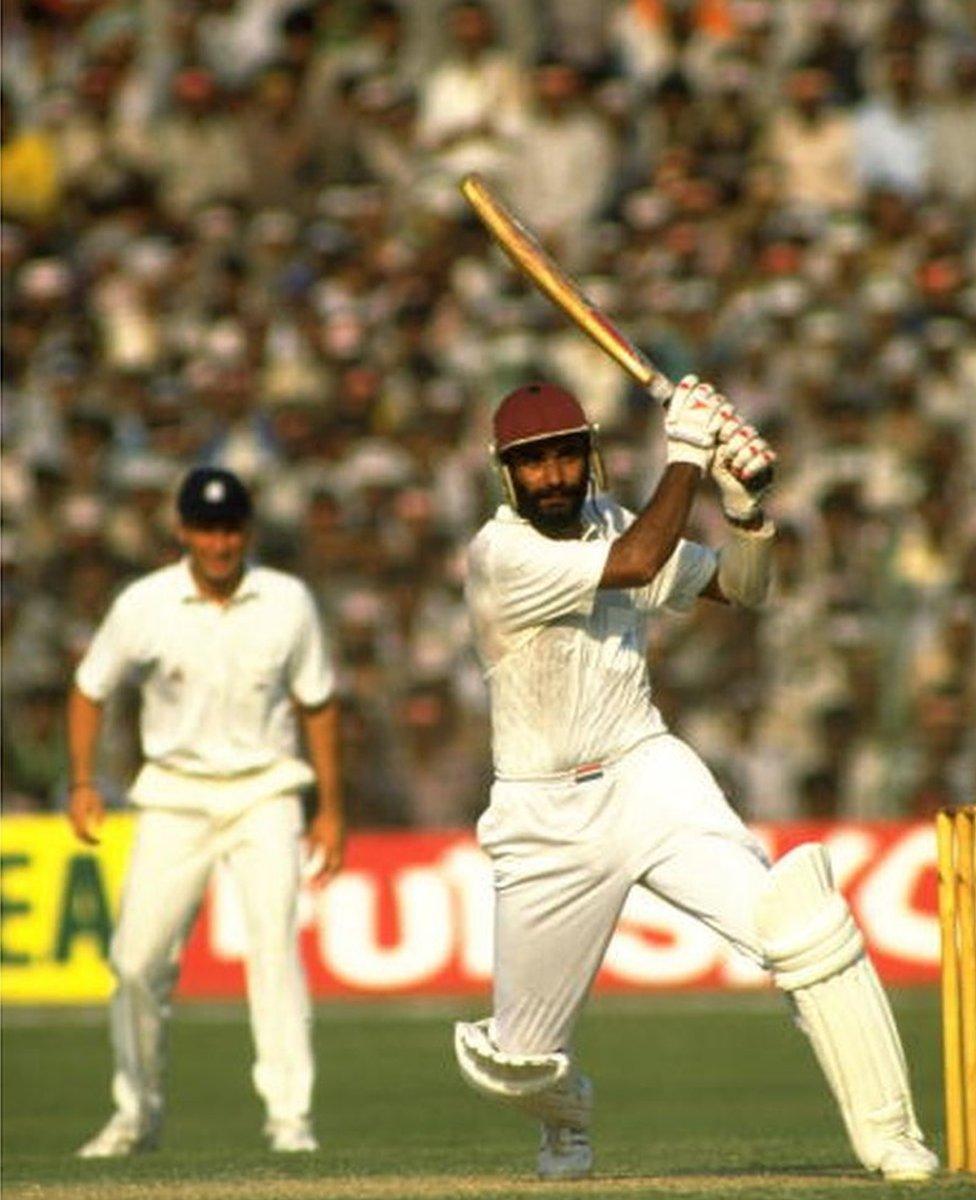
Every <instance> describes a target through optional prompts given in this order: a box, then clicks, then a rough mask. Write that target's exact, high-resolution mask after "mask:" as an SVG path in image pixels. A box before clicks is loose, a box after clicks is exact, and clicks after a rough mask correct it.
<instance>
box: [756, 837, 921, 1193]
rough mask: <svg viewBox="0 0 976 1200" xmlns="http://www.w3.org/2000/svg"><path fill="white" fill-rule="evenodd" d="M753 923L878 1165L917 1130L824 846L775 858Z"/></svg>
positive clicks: (864, 1157)
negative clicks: (778, 859)
mask: <svg viewBox="0 0 976 1200" xmlns="http://www.w3.org/2000/svg"><path fill="white" fill-rule="evenodd" d="M756 928H757V932H758V935H759V940H760V943H761V945H762V947H763V952H764V953H765V955H766V959H767V962H768V965H769V967H770V969H771V970H772V972H773V977H774V978H775V980H776V982H777V983H778V984H779V986H780V987H782V988H783V989H784V990H786V991H788V992H790V993H791V995H792V998H793V1002H794V1004H795V1006H796V1010H797V1014H798V1018H799V1020H798V1023H799V1025H800V1028H801V1029H802V1030H803V1031H804V1033H805V1034H806V1035H807V1037H808V1038H809V1039H810V1042H811V1045H812V1046H813V1050H814V1053H815V1055H816V1057H817V1061H818V1062H819V1063H820V1066H821V1069H822V1070H823V1073H824V1075H825V1076H826V1078H827V1082H828V1083H829V1085H830V1088H831V1091H832V1092H833V1093H834V1097H835V1098H836V1100H837V1103H838V1105H839V1106H840V1110H841V1113H842V1115H843V1118H844V1123H845V1125H846V1126H847V1132H848V1135H849V1137H850V1139H851V1143H852V1145H853V1147H854V1151H855V1153H856V1154H857V1156H858V1158H859V1159H860V1160H861V1162H862V1163H863V1164H864V1165H865V1166H866V1167H867V1168H868V1169H869V1170H877V1169H881V1168H882V1167H883V1165H884V1163H885V1162H886V1160H887V1158H888V1157H889V1156H890V1153H891V1150H892V1146H893V1144H895V1143H897V1142H898V1141H899V1140H900V1139H904V1138H909V1139H911V1140H912V1141H916V1140H918V1139H920V1138H921V1131H920V1130H919V1128H918V1124H917V1122H916V1120H915V1113H914V1111H913V1108H912V1098H911V1091H910V1088H909V1083H908V1072H907V1068H906V1064H905V1056H904V1053H903V1051H902V1047H901V1041H900V1039H899V1036H898V1030H897V1028H896V1027H895V1022H894V1018H893V1017H892V1014H891V1008H890V1006H889V1004H888V999H887V997H886V996H885V993H884V991H883V990H882V988H881V984H880V983H879V981H878V976H877V973H876V972H875V969H874V966H873V965H872V964H871V962H870V960H869V959H868V958H867V956H866V955H865V953H864V944H863V939H862V938H861V935H860V932H859V930H858V929H857V926H856V925H855V923H854V919H853V917H852V916H851V913H850V910H849V908H848V906H847V903H846V901H845V900H844V898H843V897H842V896H841V895H840V893H839V892H838V891H837V890H836V888H835V886H834V881H833V876H832V874H831V870H830V861H829V859H828V857H827V852H826V851H825V850H824V848H823V847H822V846H818V845H804V846H798V847H797V848H796V849H795V850H792V851H790V853H789V854H787V855H785V856H784V857H783V858H782V859H781V860H780V861H779V862H778V863H776V864H775V866H774V867H773V868H772V870H771V871H770V873H769V883H768V885H767V889H766V891H765V893H764V894H763V895H762V896H761V897H760V900H759V903H758V906H757V911H756Z"/></svg>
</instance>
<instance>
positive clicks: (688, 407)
mask: <svg viewBox="0 0 976 1200" xmlns="http://www.w3.org/2000/svg"><path fill="white" fill-rule="evenodd" d="M727 404H728V402H727V401H726V400H725V398H724V397H723V396H720V395H718V393H717V392H716V391H715V389H714V388H713V387H712V385H711V384H710V383H702V382H701V381H700V380H699V378H698V376H697V375H686V376H685V377H684V379H682V380H681V382H680V383H679V384H678V386H677V387H676V388H675V389H674V395H673V396H672V397H671V399H670V400H669V401H668V407H667V409H666V410H665V414H664V432H665V434H666V436H667V439H668V462H669V463H675V462H686V463H693V464H694V465H695V466H696V467H700V468H701V470H702V471H707V470H708V464H709V462H710V461H711V458H712V454H713V453H714V451H715V445H716V442H717V439H718V431H719V429H720V428H722V426H723V424H724V423H725V421H726V420H727V419H728V417H727V416H723V415H722V412H721V411H720V410H721V409H722V408H723V406H725V405H727Z"/></svg>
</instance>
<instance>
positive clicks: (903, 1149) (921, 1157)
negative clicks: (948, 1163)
mask: <svg viewBox="0 0 976 1200" xmlns="http://www.w3.org/2000/svg"><path fill="white" fill-rule="evenodd" d="M938 1169H939V1160H938V1157H937V1156H936V1155H935V1154H933V1153H932V1151H931V1150H930V1149H929V1148H928V1146H926V1145H924V1144H923V1143H922V1142H921V1141H920V1140H919V1139H918V1138H914V1137H911V1136H910V1135H909V1134H907V1133H905V1134H902V1135H901V1136H900V1137H896V1138H892V1140H891V1141H890V1142H889V1143H888V1145H887V1147H886V1148H885V1152H884V1154H883V1155H882V1156H881V1161H880V1162H879V1163H878V1170H879V1171H880V1172H881V1174H882V1175H883V1176H884V1178H885V1179H887V1180H890V1181H891V1182H892V1183H912V1182H920V1181H922V1180H925V1179H931V1178H932V1176H933V1175H934V1174H935V1173H936V1172H937V1171H938Z"/></svg>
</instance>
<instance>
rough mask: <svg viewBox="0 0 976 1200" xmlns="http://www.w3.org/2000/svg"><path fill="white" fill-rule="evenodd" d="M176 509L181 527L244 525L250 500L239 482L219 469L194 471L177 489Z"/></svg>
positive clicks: (249, 515)
mask: <svg viewBox="0 0 976 1200" xmlns="http://www.w3.org/2000/svg"><path fill="white" fill-rule="evenodd" d="M176 508H177V511H178V512H179V514H180V520H181V521H182V522H183V524H184V525H204V526H205V525H243V524H244V523H245V522H246V521H248V520H250V517H251V510H252V505H251V496H250V493H249V492H248V490H247V488H246V487H245V486H244V484H243V483H241V481H240V479H238V477H237V476H236V475H234V474H233V472H231V471H225V470H223V469H222V468H221V467H195V468H194V469H193V470H192V471H191V472H190V473H189V475H187V477H186V478H185V479H184V480H183V482H182V484H181V485H180V491H179V495H178V496H177V497H176Z"/></svg>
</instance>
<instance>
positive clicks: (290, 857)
mask: <svg viewBox="0 0 976 1200" xmlns="http://www.w3.org/2000/svg"><path fill="white" fill-rule="evenodd" d="M302 829H303V826H302V812H301V805H300V802H299V800H298V798H297V797H296V796H293V795H292V796H276V797H274V798H272V799H268V800H263V801H261V802H259V803H257V804H255V805H254V806H253V807H251V808H249V809H247V810H246V811H245V812H244V813H242V814H241V815H240V816H238V817H236V818H234V819H232V820H230V821H228V820H227V819H226V818H222V819H218V818H215V817H212V816H208V815H206V814H205V813H202V812H189V811H182V810H174V809H163V808H145V809H143V810H141V811H140V813H139V816H138V823H137V826H136V834H135V841H134V845H133V849H132V855H131V858H130V860H129V868H128V874H127V876H126V882H125V887H124V890H123V894H122V905H121V912H120V915H119V922H118V925H117V926H116V929H115V934H114V936H113V938H112V947H111V954H110V958H111V964H112V969H113V970H114V972H115V975H116V980H117V983H116V989H115V993H114V995H113V997H112V1002H111V1008H110V1027H111V1034H112V1049H113V1054H114V1059H115V1073H114V1076H113V1081H112V1095H113V1099H114V1101H115V1106H116V1109H117V1110H118V1111H119V1112H120V1113H122V1114H124V1115H126V1116H128V1117H131V1118H133V1120H136V1121H146V1120H158V1119H159V1117H160V1116H161V1114H162V1111H163V1107H164V1094H163V1084H164V1081H163V1074H164V1068H165V1041H166V1020H167V1018H168V1016H169V1011H170V1005H169V999H170V994H171V992H172V989H173V986H174V984H175V983H176V979H177V976H178V974H179V956H180V951H181V949H182V947H183V943H184V941H185V939H186V937H187V935H188V933H189V931H190V928H191V926H192V924H193V919H194V917H195V916H196V912H197V909H198V907H199V905H200V901H201V899H202V897H203V894H204V890H205V888H206V885H207V881H208V879H209V877H210V874H211V872H212V870H213V868H214V866H215V865H216V864H217V863H218V862H223V863H225V864H226V865H227V867H228V868H229V869H230V871H231V873H232V875H233V877H234V880H235V882H236V884H237V888H238V891H239V893H240V898H241V904H242V909H243V914H244V921H245V926H246V930H247V940H248V953H247V995H248V1003H249V1006H250V1016H251V1030H252V1033H253V1037H254V1048H255V1060H254V1069H253V1079H254V1086H255V1088H256V1090H257V1092H258V1095H259V1096H260V1097H261V1098H262V1100H263V1101H264V1103H265V1106H266V1108H267V1115H268V1119H269V1120H290V1119H293V1118H299V1117H305V1116H307V1115H308V1112H309V1109H310V1106H311V1095H312V1082H313V1062H312V1050H311V1028H310V1025H311V1019H310V1010H309V1002H308V991H307V987H306V983H305V976H304V972H303V970H302V965H301V960H300V958H299V952H298V922H297V899H298V884H299V878H300V861H301V860H300V850H301V837H302Z"/></svg>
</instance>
